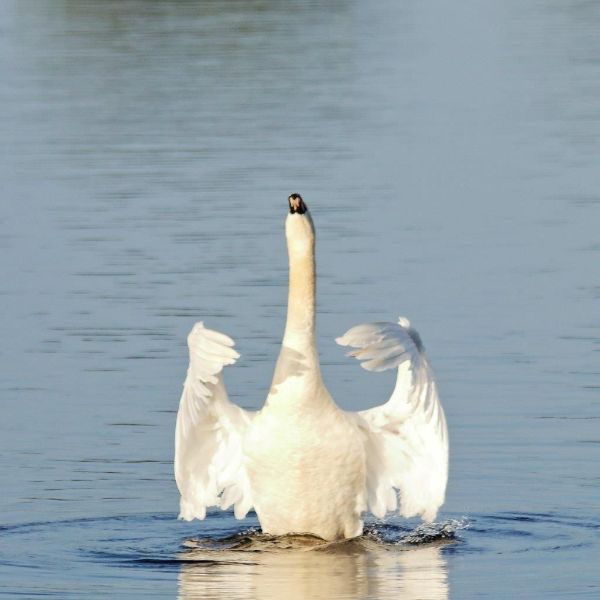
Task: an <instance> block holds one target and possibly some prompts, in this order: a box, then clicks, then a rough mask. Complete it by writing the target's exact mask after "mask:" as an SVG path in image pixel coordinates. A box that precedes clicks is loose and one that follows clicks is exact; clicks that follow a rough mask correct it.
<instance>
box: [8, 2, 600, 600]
mask: <svg viewBox="0 0 600 600" xmlns="http://www.w3.org/2000/svg"><path fill="white" fill-rule="evenodd" d="M599 30H600V5H599V4H598V3H595V2H584V1H582V0H560V1H559V0H524V1H523V0H519V1H517V0H508V1H506V2H493V1H491V0H490V1H487V0H484V1H475V0H465V1H463V2H460V3H448V2H441V1H431V2H430V1H425V2H413V1H408V2H394V1H391V0H381V1H379V2H373V3H366V2H358V1H356V0H354V1H352V0H334V1H330V2H322V3H321V2H296V1H294V0H290V1H287V2H275V1H273V2H272V1H268V0H260V1H259V0H246V1H243V2H241V1H234V0H228V1H212V2H195V1H193V2H192V1H173V2H166V1H159V0H155V1H151V0H118V1H117V0H100V1H95V2H88V1H83V0H78V1H76V0H72V1H68V0H53V1H52V2H44V1H41V0H40V1H35V0H4V1H3V2H2V3H0V139H1V146H0V147H1V148H2V149H1V153H2V154H1V159H0V194H1V195H0V197H1V209H0V266H1V273H2V283H1V285H0V339H1V343H0V364H1V365H2V367H1V372H2V376H1V379H0V401H1V406H2V418H1V419H0V480H1V481H2V491H1V494H0V596H1V597H6V598H16V597H24V598H64V599H70V598H73V599H75V598H77V599H79V598H99V597H119V598H181V599H190V598H216V597H219V598H224V597H228V598H282V597H284V598H288V599H292V598H306V597H312V598H373V599H376V598H377V599H381V598H406V599H417V598H433V599H446V598H460V599H465V598H507V597H518V598H575V597H577V598H598V597H600V568H599V565H600V542H599V541H598V536H599V534H600V307H599V304H600V235H599V231H600V191H599V190H600V168H599V162H598V157H599V156H600V100H599V98H600V36H599V35H598V31H599ZM290 192H300V193H302V194H303V196H304V198H305V199H306V201H307V203H308V204H309V206H310V207H311V209H312V212H313V216H314V219H315V222H316V225H317V231H318V276H319V325H318V326H319V332H318V333H319V345H320V350H321V355H322V362H323V369H324V375H325V378H326V381H327V384H328V386H329V388H330V390H331V392H332V393H333V395H334V397H336V399H337V400H338V401H339V403H340V404H341V405H342V406H344V407H346V408H351V409H354V408H358V407H364V406H368V405H373V404H377V403H379V402H381V401H383V400H385V399H386V398H387V394H388V392H389V391H390V389H391V387H392V385H393V376H391V375H389V376H388V377H386V376H383V375H372V374H368V373H366V372H362V371H361V370H360V369H359V368H358V367H357V365H356V364H354V363H353V362H352V361H351V360H349V359H345V358H344V357H343V353H342V351H341V349H339V348H338V347H336V346H335V344H334V342H333V339H334V338H335V337H336V336H338V335H340V334H341V333H343V332H344V331H345V330H346V329H347V328H348V327H350V326H352V325H354V324H357V323H360V322H363V321H366V320H373V319H377V320H381V319H395V318H396V316H397V315H406V316H408V317H410V319H411V320H412V322H413V324H414V325H415V326H416V327H417V328H418V329H419V331H420V332H421V334H422V337H423V339H424V341H425V345H426V346H427V348H428V352H429V355H430V358H431V360H432V362H433V364H434V366H435V368H436V371H437V374H438V377H439V381H440V388H441V392H442V398H443V402H444V406H445V409H446V414H447V417H448V422H449V428H450V436H451V471H450V482H449V488H448V496H447V502H446V504H445V506H444V507H443V510H442V511H441V513H440V515H439V520H440V524H439V525H437V526H436V527H434V528H433V529H432V530H430V531H427V530H426V531H424V530H422V529H418V530H416V531H415V527H417V525H418V523H416V522H414V523H413V522H404V521H402V520H399V519H390V520H389V521H388V522H387V523H385V524H383V525H381V524H379V525H376V524H374V525H372V526H371V527H370V529H369V530H368V534H367V535H366V536H364V537H363V538H361V539H360V540H358V541H355V542H351V543H345V544H340V545H334V546H333V547H329V546H328V547H325V548H323V547H316V548H315V547H314V545H313V542H311V541H310V540H308V541H307V540H288V541H286V540H283V541H280V542H276V541H273V540H268V539H264V538H263V537H261V536H260V535H259V534H258V533H257V532H256V530H254V529H252V527H255V526H256V521H253V520H252V519H248V520H247V521H245V522H241V523H240V522H236V521H235V520H233V519H232V518H231V516H230V515H227V514H223V513H215V514H212V515H210V516H209V518H208V519H207V520H206V521H205V522H194V523H181V522H178V521H176V520H175V517H176V511H177V504H178V495H177V491H176V488H175V484H174V481H173V475H172V457H173V449H172V446H173V429H174V418H175V411H176V408H177V403H178V398H179V393H180V389H181V382H182V381H183V378H184V375H185V369H186V360H187V359H186V348H185V337H186V334H187V332H188V331H189V329H190V328H191V326H192V325H193V323H194V321H196V320H199V319H203V320H204V321H205V322H206V323H207V325H208V326H210V327H214V328H216V329H219V330H222V331H224V332H226V333H229V334H230V335H232V336H233V337H234V338H235V339H236V340H237V343H238V349H239V350H240V351H241V353H242V359H241V360H240V361H239V363H238V365H236V367H235V368H233V369H230V370H229V371H228V372H227V382H228V387H229V391H230V395H231V396H232V397H233V398H234V399H235V400H236V401H238V402H239V403H241V404H242V405H244V406H248V407H258V406H260V404H261V403H262V401H263V398H264V397H265V395H266V391H267V389H268V386H269V383H270V377H271V374H272V368H273V363H274V359H275V357H276V354H277V349H278V344H279V341H280V339H281V333H282V329H283V321H284V313H285V301H286V277H287V274H286V256H285V245H284V238H283V233H282V224H283V219H284V217H285V210H286V209H285V202H286V197H287V195H288V194H289V193H290ZM236 535H237V537H236ZM228 536H234V537H233V538H229V539H228V540H226V541H225V542H222V543H221V544H219V543H217V542H215V541H214V540H219V539H221V538H227V537H228ZM211 540H212V541H211ZM208 541H210V543H209V542H208ZM409 541H412V542H414V543H407V542H409ZM427 542H429V543H427ZM286 544H287V545H289V546H291V547H290V548H282V547H281V546H282V545H283V546H285V545H286Z"/></svg>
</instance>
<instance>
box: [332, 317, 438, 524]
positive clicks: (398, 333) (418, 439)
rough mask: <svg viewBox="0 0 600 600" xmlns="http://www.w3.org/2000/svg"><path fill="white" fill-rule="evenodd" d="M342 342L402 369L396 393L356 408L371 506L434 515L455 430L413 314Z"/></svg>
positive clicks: (370, 362) (367, 363)
mask: <svg viewBox="0 0 600 600" xmlns="http://www.w3.org/2000/svg"><path fill="white" fill-rule="evenodd" d="M336 341H337V343H338V344H340V345H342V346H350V347H352V348H356V350H354V351H351V352H350V353H349V355H350V356H354V357H356V358H357V359H358V360H360V361H364V362H362V364H361V366H362V367H363V368H364V369H367V370H368V371H385V370H387V369H393V368H397V369H398V377H397V381H396V387H395V389H394V391H393V393H392V396H391V398H390V399H389V400H388V401H387V402H386V403H385V404H382V405H380V406H376V407H375V408H371V409H369V410H364V411H361V412H358V413H355V415H356V418H357V421H358V424H359V426H360V427H361V429H362V430H363V432H364V434H365V451H366V459H367V496H368V502H369V509H370V511H371V512H372V513H373V514H374V515H375V516H376V517H379V518H381V517H383V516H384V515H385V513H386V512H387V511H389V510H396V508H397V493H396V491H395V490H398V491H399V492H400V513H401V514H402V515H403V516H405V517H413V516H421V517H422V518H423V519H425V520H426V521H433V519H435V516H436V514H437V511H438V509H439V507H440V506H441V505H442V504H443V502H444V496H445V492H446V482H447V479H448V431H447V428H446V418H445V416H444V411H443V409H442V405H441V404H440V401H439V398H438V393H437V386H436V383H435V378H434V375H433V371H432V370H431V367H430V366H429V363H428V361H427V358H426V356H425V352H424V348H423V344H422V342H421V338H420V337H419V334H418V333H417V332H416V331H415V330H414V329H413V328H412V327H411V326H410V322H409V321H408V319H405V318H402V317H401V318H400V320H399V322H398V323H397V324H396V323H368V324H365V325H357V326H356V327H353V328H352V329H350V330H349V331H347V332H346V333H345V334H344V335H343V336H342V337H341V338H338V339H337V340H336Z"/></svg>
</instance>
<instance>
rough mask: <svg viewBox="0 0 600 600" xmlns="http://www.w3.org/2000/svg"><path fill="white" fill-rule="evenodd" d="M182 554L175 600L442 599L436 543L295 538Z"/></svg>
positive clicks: (443, 575)
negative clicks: (393, 543) (335, 540)
mask: <svg viewBox="0 0 600 600" xmlns="http://www.w3.org/2000/svg"><path fill="white" fill-rule="evenodd" d="M285 546H287V547H285ZM180 559H181V561H182V564H181V571H180V574H179V600H196V599H200V598H202V599H209V598H215V599H216V598H219V599H221V598H233V599H235V598H258V599H261V600H263V599H264V600H270V599H274V600H275V599H277V600H281V599H283V600H295V599H298V600H304V599H306V598H311V599H316V600H319V599H323V600H326V599H327V600H331V599H337V598H344V599H352V598H357V599H358V598H361V599H364V598H377V599H378V600H386V599H388V598H389V599H392V598H394V599H395V600H398V599H402V600H417V599H427V600H445V599H447V598H448V579H447V570H446V562H445V559H444V557H443V555H442V553H441V547H440V546H439V545H427V546H403V547H402V546H400V547H398V546H392V545H384V544H381V543H377V542H373V541H371V540H366V539H365V538H359V539H358V540H352V541H349V542H345V543H338V544H319V543H318V542H316V540H315V539H314V538H297V537H294V538H287V541H286V539H285V538H282V539H281V540H280V541H279V542H277V543H271V544H259V545H257V544H256V543H254V542H251V543H249V544H248V546H247V547H246V548H239V547H238V548H236V549H227V550H220V549H208V548H201V547H197V548H193V549H191V550H189V551H186V552H182V553H181V555H180Z"/></svg>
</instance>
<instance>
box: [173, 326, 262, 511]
mask: <svg viewBox="0 0 600 600" xmlns="http://www.w3.org/2000/svg"><path fill="white" fill-rule="evenodd" d="M233 344H234V342H233V340H232V339H231V338H229V337H227V336H226V335H224V334H222V333H218V332H217V331H212V330H210V329H206V328H205V327H204V324H203V323H202V322H200V323H196V324H195V325H194V327H193V329H192V331H191V332H190V334H189V335H188V347H189V351H190V365H189V368H188V372H187V377H186V379H185V383H184V384H183V393H182V395H181V400H180V403H179V412H178V413H177V425H176V428H175V479H176V481H177V487H178V488H179V492H180V493H181V502H180V514H179V517H180V518H181V519H185V520H186V521H190V520H191V519H194V518H196V519H203V518H204V517H205V516H206V509H207V507H209V506H218V507H220V508H223V509H225V508H229V507H230V506H231V505H234V512H235V516H236V517H237V518H238V519H242V518H244V517H245V516H246V513H247V512H248V511H249V510H250V508H251V507H252V499H251V495H250V487H249V484H248V478H247V476H246V471H245V468H244V463H243V452H242V438H243V435H244V432H245V431H246V429H247V427H248V424H249V422H250V420H251V418H252V416H253V413H250V412H248V411H245V410H243V409H242V408H240V407H239V406H236V405H235V404H233V403H232V402H230V401H229V398H228V396H227V392H226V390H225V385H224V383H223V373H222V371H223V367H224V366H226V365H232V364H233V363H235V361H236V360H237V359H238V357H239V354H238V353H237V352H236V351H235V350H234V349H233Z"/></svg>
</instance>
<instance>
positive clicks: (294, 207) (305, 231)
mask: <svg viewBox="0 0 600 600" xmlns="http://www.w3.org/2000/svg"><path fill="white" fill-rule="evenodd" d="M288 203H289V206H290V214H289V215H288V216H287V219H286V221H285V236H286V238H287V243H288V248H289V251H290V254H294V255H302V254H305V253H307V252H309V251H310V252H312V251H313V250H314V245H315V228H314V225H313V222H312V218H311V216H310V212H309V210H308V207H307V206H306V204H304V200H302V196H301V195H300V194H292V195H291V196H290V197H289V198H288Z"/></svg>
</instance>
